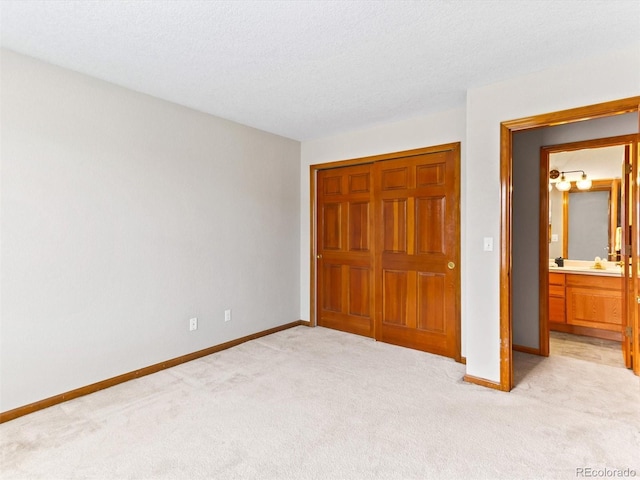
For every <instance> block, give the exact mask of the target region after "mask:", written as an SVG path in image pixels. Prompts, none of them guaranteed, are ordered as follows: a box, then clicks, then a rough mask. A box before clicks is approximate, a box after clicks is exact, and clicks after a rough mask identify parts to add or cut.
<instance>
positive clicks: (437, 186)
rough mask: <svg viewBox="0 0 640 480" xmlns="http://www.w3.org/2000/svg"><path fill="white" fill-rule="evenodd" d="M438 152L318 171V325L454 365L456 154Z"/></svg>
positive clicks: (455, 150)
mask: <svg viewBox="0 0 640 480" xmlns="http://www.w3.org/2000/svg"><path fill="white" fill-rule="evenodd" d="M447 147H449V148H446V149H442V150H438V149H426V150H427V152H425V153H415V152H421V151H413V152H402V153H400V154H397V156H395V157H394V158H390V159H384V160H377V161H374V162H372V163H368V164H362V165H357V166H347V167H339V168H331V169H326V170H320V171H318V177H317V200H316V211H317V225H316V235H317V238H316V252H317V264H316V268H317V270H316V271H317V284H316V285H317V297H316V298H317V313H316V318H317V320H318V325H321V326H326V327H330V328H335V329H338V330H343V331H346V332H351V333H357V334H360V335H366V336H369V337H373V338H375V339H377V340H380V341H384V342H388V343H393V344H396V345H402V346H405V347H410V348H415V349H419V350H424V351H428V352H432V353H437V354H440V355H445V356H448V357H452V358H456V359H459V358H460V325H459V323H460V320H459V298H460V297H459V285H460V280H459V277H460V275H459V265H458V263H459V255H460V254H459V238H460V213H459V211H460V209H459V148H458V144H454V145H449V146H447ZM430 150H434V151H430Z"/></svg>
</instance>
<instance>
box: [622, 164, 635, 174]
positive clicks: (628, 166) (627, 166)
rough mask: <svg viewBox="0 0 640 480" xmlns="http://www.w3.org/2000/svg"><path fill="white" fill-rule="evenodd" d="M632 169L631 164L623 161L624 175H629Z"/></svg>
mask: <svg viewBox="0 0 640 480" xmlns="http://www.w3.org/2000/svg"><path fill="white" fill-rule="evenodd" d="M632 171H633V168H632V167H631V164H630V163H625V164H624V174H625V175H629V174H630V173H631V172H632Z"/></svg>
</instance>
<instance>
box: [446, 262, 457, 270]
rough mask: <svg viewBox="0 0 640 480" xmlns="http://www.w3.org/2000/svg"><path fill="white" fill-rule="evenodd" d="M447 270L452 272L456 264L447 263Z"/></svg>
mask: <svg viewBox="0 0 640 480" xmlns="http://www.w3.org/2000/svg"><path fill="white" fill-rule="evenodd" d="M447 268H448V269H449V270H453V269H454V268H456V264H455V263H453V262H449V263H447Z"/></svg>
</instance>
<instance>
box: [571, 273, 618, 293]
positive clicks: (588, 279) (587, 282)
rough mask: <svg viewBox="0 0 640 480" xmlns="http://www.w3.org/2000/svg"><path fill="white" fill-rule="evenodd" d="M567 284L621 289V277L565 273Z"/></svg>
mask: <svg viewBox="0 0 640 480" xmlns="http://www.w3.org/2000/svg"><path fill="white" fill-rule="evenodd" d="M566 277H567V278H566V282H567V285H571V286H575V287H591V288H598V289H607V290H618V291H620V290H622V277H605V276H600V275H572V274H570V273H567V274H566Z"/></svg>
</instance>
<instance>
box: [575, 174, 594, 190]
mask: <svg viewBox="0 0 640 480" xmlns="http://www.w3.org/2000/svg"><path fill="white" fill-rule="evenodd" d="M576 186H577V187H578V188H579V189H580V190H589V189H590V188H591V180H589V179H588V178H587V174H586V173H583V174H582V179H581V180H578V181H577V182H576Z"/></svg>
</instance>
